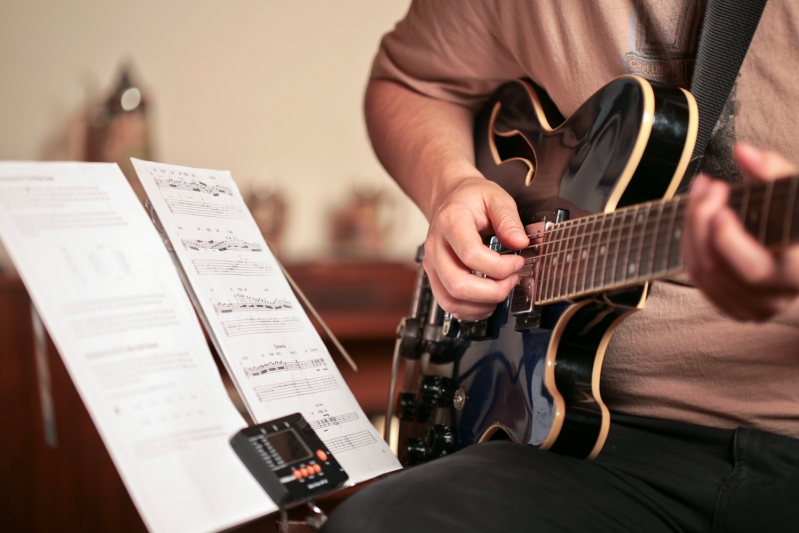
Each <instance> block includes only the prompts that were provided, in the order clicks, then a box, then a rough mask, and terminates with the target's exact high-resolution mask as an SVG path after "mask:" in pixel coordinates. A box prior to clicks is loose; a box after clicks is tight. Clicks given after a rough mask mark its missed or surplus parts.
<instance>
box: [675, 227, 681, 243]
mask: <svg viewBox="0 0 799 533" xmlns="http://www.w3.org/2000/svg"><path fill="white" fill-rule="evenodd" d="M681 235H682V230H681V229H680V228H677V229H675V230H674V239H675V240H676V239H679V238H680V236H681Z"/></svg>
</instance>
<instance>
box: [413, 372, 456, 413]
mask: <svg viewBox="0 0 799 533" xmlns="http://www.w3.org/2000/svg"><path fill="white" fill-rule="evenodd" d="M456 390H458V387H457V385H456V384H455V382H454V381H453V380H451V379H450V378H443V377H441V376H429V375H428V376H422V384H421V387H419V397H420V398H419V403H420V404H422V405H427V406H430V407H451V406H452V400H453V399H454V398H455V391H456Z"/></svg>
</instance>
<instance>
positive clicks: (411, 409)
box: [396, 392, 419, 422]
mask: <svg viewBox="0 0 799 533" xmlns="http://www.w3.org/2000/svg"><path fill="white" fill-rule="evenodd" d="M418 410H419V402H417V401H416V393H414V392H403V393H401V394H400V395H399V398H398V399H397V411H396V412H397V416H398V417H399V419H400V420H405V421H407V422H412V421H414V420H416V414H417V412H418Z"/></svg>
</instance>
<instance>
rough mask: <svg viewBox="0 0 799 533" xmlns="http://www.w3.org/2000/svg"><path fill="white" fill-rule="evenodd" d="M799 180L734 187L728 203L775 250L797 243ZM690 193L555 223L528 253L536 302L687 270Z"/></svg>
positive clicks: (528, 271) (525, 272)
mask: <svg viewBox="0 0 799 533" xmlns="http://www.w3.org/2000/svg"><path fill="white" fill-rule="evenodd" d="M798 189H799V176H795V177H793V178H787V179H781V180H777V181H773V182H768V183H751V182H746V183H742V184H739V185H735V186H733V187H731V191H730V197H729V201H728V204H729V206H730V207H731V208H732V209H733V211H735V212H736V213H737V214H738V217H739V219H740V220H741V222H742V224H743V226H744V228H746V231H747V232H748V233H749V234H750V235H752V236H753V237H754V238H755V239H757V240H758V241H759V242H760V243H761V244H763V245H765V246H766V247H768V248H770V249H772V250H778V249H782V248H784V247H786V246H788V245H789V244H791V243H794V242H797V241H799V216H798V215H797V209H796V207H797V198H796V197H797V192H798ZM687 204H688V196H687V195H681V196H676V197H675V198H673V199H671V200H661V201H655V202H648V203H644V204H638V205H634V206H631V207H625V208H622V209H618V210H616V211H614V212H612V213H602V214H598V215H591V216H587V217H583V218H578V219H575V220H569V221H566V222H561V223H559V224H555V225H554V226H553V227H552V228H551V229H550V230H548V231H547V232H546V233H545V234H544V239H543V242H542V243H541V244H538V245H534V246H531V247H529V248H527V249H525V250H523V251H522V255H523V256H524V257H525V259H526V265H525V268H524V269H523V271H522V272H521V274H522V275H534V272H535V270H537V276H536V278H537V282H536V288H535V302H536V304H548V303H554V302H558V301H563V300H571V299H574V298H578V297H581V296H585V295H589V294H595V293H600V292H606V291H610V290H614V289H620V288H624V287H629V286H634V285H640V284H642V283H645V282H647V281H652V280H655V279H660V278H665V277H668V276H671V275H673V274H676V273H679V272H681V271H682V270H683V256H682V246H681V240H682V234H683V229H684V225H685V211H686V206H687Z"/></svg>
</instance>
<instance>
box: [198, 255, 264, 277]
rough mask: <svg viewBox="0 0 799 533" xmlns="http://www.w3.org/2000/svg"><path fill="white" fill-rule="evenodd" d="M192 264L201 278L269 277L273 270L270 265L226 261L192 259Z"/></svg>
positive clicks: (243, 261)
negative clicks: (215, 276) (213, 276)
mask: <svg viewBox="0 0 799 533" xmlns="http://www.w3.org/2000/svg"><path fill="white" fill-rule="evenodd" d="M191 262H192V264H193V265H194V268H195V269H196V270H197V273H198V274H199V275H201V276H205V275H214V274H215V275H217V276H271V275H274V274H275V269H274V268H273V267H272V265H271V264H270V263H265V262H260V263H259V262H250V261H247V260H246V259H243V260H241V261H234V260H227V259H192V261H191Z"/></svg>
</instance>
